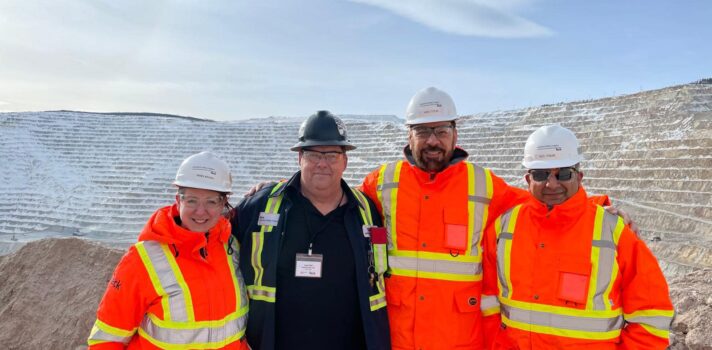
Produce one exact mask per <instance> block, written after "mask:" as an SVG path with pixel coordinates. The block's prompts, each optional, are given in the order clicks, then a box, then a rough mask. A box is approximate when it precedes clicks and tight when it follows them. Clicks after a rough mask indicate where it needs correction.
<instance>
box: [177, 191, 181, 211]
mask: <svg viewBox="0 0 712 350" xmlns="http://www.w3.org/2000/svg"><path fill="white" fill-rule="evenodd" d="M176 206H177V207H178V210H180V194H179V193H176Z"/></svg>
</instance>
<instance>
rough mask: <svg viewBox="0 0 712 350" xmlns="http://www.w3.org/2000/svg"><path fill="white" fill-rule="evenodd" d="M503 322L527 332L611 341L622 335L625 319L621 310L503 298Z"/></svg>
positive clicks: (501, 300) (501, 299)
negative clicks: (580, 307)
mask: <svg viewBox="0 0 712 350" xmlns="http://www.w3.org/2000/svg"><path fill="white" fill-rule="evenodd" d="M500 302H501V303H502V312H501V315H502V322H503V323H504V324H506V325H507V326H510V327H514V328H517V329H521V330H524V331H527V332H536V333H542V334H549V335H555V336H562V337H569V338H579V339H594V340H609V339H615V338H617V337H618V336H619V335H620V332H621V329H622V328H623V325H624V322H623V317H622V312H621V310H620V309H617V310H578V309H570V308H566V307H560V306H552V305H542V304H535V303H526V302H521V301H514V300H511V299H505V298H500Z"/></svg>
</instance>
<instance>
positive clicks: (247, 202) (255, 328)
mask: <svg viewBox="0 0 712 350" xmlns="http://www.w3.org/2000/svg"><path fill="white" fill-rule="evenodd" d="M300 175H301V173H300V172H297V173H296V174H295V175H294V176H292V178H291V179H290V180H289V181H288V182H287V184H285V185H284V186H282V187H281V188H279V189H278V190H277V191H276V192H275V193H273V194H272V195H270V193H271V192H272V190H273V188H274V187H275V186H276V184H272V185H270V186H266V187H265V188H262V189H261V190H260V191H258V192H257V193H256V194H255V195H253V196H251V197H247V198H245V199H244V200H243V201H242V202H240V204H238V206H237V208H236V209H235V210H236V211H237V213H235V215H234V217H233V220H232V224H233V226H232V234H233V235H234V236H235V237H236V238H237V239H238V241H239V242H240V270H241V271H242V275H243V277H244V279H245V284H246V285H247V286H248V289H249V288H250V287H249V286H251V285H254V284H255V269H254V268H253V263H252V260H253V259H255V256H254V255H253V252H252V250H253V249H252V247H253V232H259V231H260V228H261V226H260V225H259V224H258V219H259V216H260V213H261V212H264V211H265V206H266V204H267V200H268V199H269V198H270V197H272V198H276V197H277V196H279V195H280V194H283V195H284V197H283V199H282V203H281V205H280V208H279V214H280V215H279V220H278V224H277V225H276V226H275V227H274V228H273V229H272V230H271V232H265V234H264V239H263V242H264V243H263V247H262V254H261V260H260V261H261V264H262V267H263V268H264V272H263V275H262V285H266V286H271V287H277V288H279V286H275V284H276V279H277V260H278V256H279V254H280V246H281V240H282V236H283V235H284V232H285V225H287V224H288V223H287V222H285V221H287V220H286V219H287V216H288V215H287V213H288V212H289V210H290V208H291V207H292V201H293V199H292V198H290V197H291V196H293V194H292V193H293V191H290V190H285V189H287V188H290V186H289V185H290V184H291V183H293V182H294V181H297V182H298V181H299V179H300ZM341 186H342V188H343V189H344V192H345V193H346V196H347V197H348V199H349V204H347V205H349V207H348V209H347V210H346V212H345V217H344V223H345V224H346V231H347V233H348V237H349V241H350V242H351V247H352V249H353V253H354V257H356V258H355V259H354V260H355V261H354V263H355V266H356V278H357V286H358V297H359V304H360V310H361V319H362V322H363V330H364V335H365V338H366V345H367V348H368V349H369V350H381V349H390V348H391V347H390V332H389V327H388V315H387V312H386V307H383V308H380V309H378V310H376V311H371V309H370V304H369V296H371V295H372V294H373V292H374V290H375V289H374V288H375V287H372V286H371V284H370V282H369V280H370V275H369V273H368V265H367V254H368V252H367V250H366V249H367V248H366V247H367V246H368V245H367V244H364V243H363V242H364V239H365V238H364V235H363V225H364V223H363V222H362V219H361V215H360V212H359V205H360V203H359V202H358V200H357V199H356V198H355V197H354V195H353V193H351V191H350V190H349V188H348V185H347V184H346V182H345V181H343V180H341ZM364 197H365V196H364ZM351 203H355V204H356V205H350V204H351ZM368 204H369V205H370V207H371V213H372V218H373V223H374V225H376V226H382V224H381V217H380V214H379V213H378V211H377V209H376V207H375V206H374V204H373V202H372V201H371V200H370V199H368ZM359 257H362V258H359ZM324 331H325V332H328V330H324ZM247 341H248V344H249V345H250V346H251V347H252V348H253V349H256V350H273V349H274V348H275V303H274V302H269V301H265V300H260V299H255V298H252V297H251V298H250V311H249V317H248V323H247Z"/></svg>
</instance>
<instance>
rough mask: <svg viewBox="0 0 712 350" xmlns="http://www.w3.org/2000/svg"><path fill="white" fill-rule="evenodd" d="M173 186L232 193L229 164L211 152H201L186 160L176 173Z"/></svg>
mask: <svg viewBox="0 0 712 350" xmlns="http://www.w3.org/2000/svg"><path fill="white" fill-rule="evenodd" d="M173 184H174V185H176V186H179V187H190V188H200V189H204V190H211V191H217V192H224V193H232V176H231V175H230V167H228V165H227V163H225V162H224V161H222V160H221V159H220V158H218V157H217V156H216V155H215V154H213V153H211V152H200V153H198V154H194V155H192V156H190V157H188V158H186V159H185V160H184V161H183V163H181V165H180V167H178V172H176V180H175V181H173Z"/></svg>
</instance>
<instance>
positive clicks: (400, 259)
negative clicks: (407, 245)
mask: <svg viewBox="0 0 712 350" xmlns="http://www.w3.org/2000/svg"><path fill="white" fill-rule="evenodd" d="M388 264H389V266H390V267H391V268H393V269H402V270H411V271H418V272H432V273H449V274H455V275H464V276H473V275H479V274H481V273H482V264H480V263H472V262H460V261H447V260H433V259H424V258H413V257H405V256H393V255H390V256H389V257H388Z"/></svg>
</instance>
